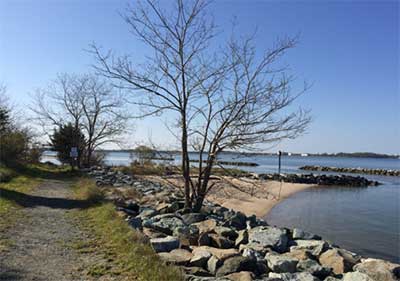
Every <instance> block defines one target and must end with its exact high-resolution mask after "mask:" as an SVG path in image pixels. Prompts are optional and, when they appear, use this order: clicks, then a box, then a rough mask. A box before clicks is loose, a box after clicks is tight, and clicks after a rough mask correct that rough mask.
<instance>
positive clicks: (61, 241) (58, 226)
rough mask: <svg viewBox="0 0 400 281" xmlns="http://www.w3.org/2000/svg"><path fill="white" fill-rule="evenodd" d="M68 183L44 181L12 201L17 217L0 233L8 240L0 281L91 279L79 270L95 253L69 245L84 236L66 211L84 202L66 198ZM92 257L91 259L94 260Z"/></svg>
mask: <svg viewBox="0 0 400 281" xmlns="http://www.w3.org/2000/svg"><path fill="white" fill-rule="evenodd" d="M70 192H71V190H70V183H68V182H65V181H57V180H46V181H44V182H43V183H42V184H41V185H40V186H39V187H38V188H36V189H35V191H33V192H32V193H31V194H26V195H25V194H21V196H19V198H21V199H18V200H17V202H16V203H18V204H19V205H21V206H22V207H24V208H23V209H20V210H19V212H21V215H22V216H21V219H20V220H19V221H18V222H17V223H16V224H15V225H14V226H13V227H12V229H9V230H7V231H6V233H2V234H1V235H0V239H2V238H3V239H4V238H5V239H8V240H9V241H10V242H11V246H10V248H9V249H8V250H7V251H6V252H1V253H0V280H35V281H44V280H46V281H47V280H49V281H64V280H65V281H66V280H68V281H71V280H91V279H92V278H88V277H87V276H86V274H84V273H83V270H84V267H85V264H90V263H91V262H92V261H91V259H94V260H95V259H98V257H96V256H89V255H84V254H81V253H79V252H77V251H76V250H74V249H73V248H72V247H69V246H67V245H70V244H71V243H73V242H74V241H77V239H79V240H82V241H84V240H85V239H86V238H87V237H88V236H87V235H86V234H85V233H83V232H82V231H81V230H80V229H79V228H78V227H77V226H76V224H74V222H73V219H72V218H71V216H68V215H67V214H68V212H69V211H70V210H72V209H74V208H80V207H84V202H81V201H77V200H71V199H68V197H69V195H70ZM94 260H93V262H94Z"/></svg>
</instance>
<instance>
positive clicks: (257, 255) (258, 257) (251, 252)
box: [242, 248, 264, 261]
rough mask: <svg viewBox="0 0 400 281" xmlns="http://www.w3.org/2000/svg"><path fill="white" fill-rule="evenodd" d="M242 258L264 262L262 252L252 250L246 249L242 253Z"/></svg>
mask: <svg viewBox="0 0 400 281" xmlns="http://www.w3.org/2000/svg"><path fill="white" fill-rule="evenodd" d="M242 256H244V257H248V258H251V259H253V260H258V261H261V260H264V257H263V255H262V254H261V253H260V252H257V251H255V250H253V249H250V248H246V249H244V250H243V252H242Z"/></svg>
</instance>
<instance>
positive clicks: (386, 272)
mask: <svg viewBox="0 0 400 281" xmlns="http://www.w3.org/2000/svg"><path fill="white" fill-rule="evenodd" d="M353 269H354V270H355V271H357V272H362V273H364V274H366V275H368V276H369V277H370V278H371V279H373V280H376V281H397V280H400V274H399V273H400V264H394V263H391V262H388V261H384V260H380V259H365V260H363V261H362V262H361V263H359V264H356V265H355V266H354V267H353Z"/></svg>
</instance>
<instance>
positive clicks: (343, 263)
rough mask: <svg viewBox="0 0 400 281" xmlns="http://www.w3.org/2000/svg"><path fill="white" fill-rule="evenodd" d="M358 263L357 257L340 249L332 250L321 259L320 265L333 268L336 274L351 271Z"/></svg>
mask: <svg viewBox="0 0 400 281" xmlns="http://www.w3.org/2000/svg"><path fill="white" fill-rule="evenodd" d="M358 261H359V258H358V257H357V255H355V254H353V253H351V252H349V251H346V250H343V249H338V248H333V249H330V250H328V251H326V252H324V253H323V254H322V255H321V256H320V257H319V262H320V264H321V265H323V266H325V267H330V268H332V270H333V272H334V273H335V274H342V273H345V272H348V271H351V270H352V268H353V266H354V265H355V264H356V263H357V262H358Z"/></svg>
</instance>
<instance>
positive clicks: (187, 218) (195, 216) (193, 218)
mask: <svg viewBox="0 0 400 281" xmlns="http://www.w3.org/2000/svg"><path fill="white" fill-rule="evenodd" d="M182 219H183V221H184V222H185V223H187V224H192V223H197V222H200V221H203V220H204V219H205V215H204V214H201V213H187V214H183V215H182Z"/></svg>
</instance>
